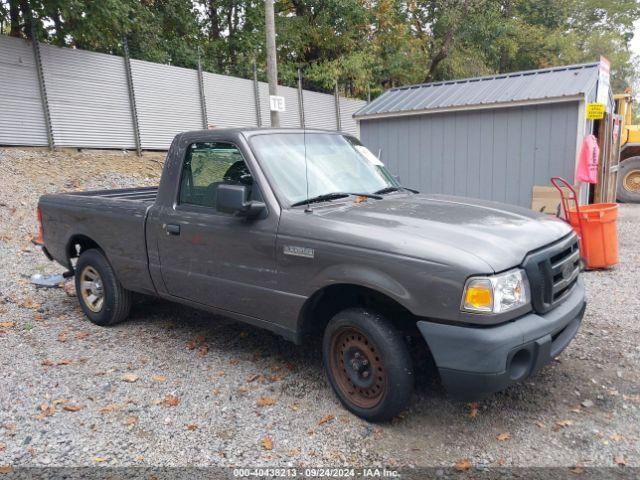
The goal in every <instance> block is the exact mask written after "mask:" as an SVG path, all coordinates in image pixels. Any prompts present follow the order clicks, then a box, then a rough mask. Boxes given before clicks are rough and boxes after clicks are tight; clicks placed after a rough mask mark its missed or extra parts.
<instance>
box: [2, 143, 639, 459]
mask: <svg viewBox="0 0 640 480" xmlns="http://www.w3.org/2000/svg"><path fill="white" fill-rule="evenodd" d="M161 164H162V156H160V155H149V156H145V157H143V158H142V159H138V158H136V157H135V156H131V155H128V154H124V153H117V152H116V153H109V152H85V153H78V152H76V151H75V150H69V151H63V152H56V153H53V154H52V153H49V152H47V151H44V150H40V151H38V150H20V149H4V150H2V149H0V322H1V323H0V325H1V326H0V342H1V345H2V347H1V348H0V364H1V365H2V367H1V368H2V376H1V377H0V466H3V465H13V466H27V465H28V466H43V465H56V466H79V465H110V466H122V465H140V466H149V465H163V466H185V465H189V466H210V465H219V466H249V465H253V466H255V465H272V466H275V465H278V466H287V465H291V466H297V467H302V466H314V465H324V466H330V465H336V466H337V465H352V466H370V465H387V466H391V467H394V466H395V467H398V466H444V467H446V466H452V465H454V464H455V463H456V462H458V461H460V460H462V459H469V461H470V463H471V464H472V465H474V466H475V467H476V468H479V469H482V468H485V467H496V466H563V467H572V466H575V465H583V466H615V464H616V459H617V461H622V460H624V462H626V464H627V465H628V466H632V465H633V466H640V454H639V452H640V421H639V418H640V415H639V413H640V381H639V380H640V369H639V368H638V367H639V366H640V346H639V342H638V338H640V337H639V335H638V333H639V330H640V326H639V325H640V316H639V312H640V295H639V290H638V283H639V280H640V205H623V206H622V207H621V209H620V216H621V218H620V223H619V225H620V249H621V251H620V254H621V264H620V265H619V266H618V267H616V268H615V269H613V270H610V271H602V272H589V273H587V274H585V279H586V283H587V288H588V296H589V307H588V310H587V315H586V318H585V322H584V325H583V327H582V329H581V331H580V333H579V335H578V337H577V338H576V340H575V341H574V342H573V343H572V344H571V346H570V347H569V348H568V349H567V350H566V351H565V353H563V355H562V356H561V358H560V359H559V360H558V361H557V362H555V363H554V364H552V365H550V366H549V367H548V368H545V369H544V370H543V371H542V372H541V373H540V374H538V375H537V376H535V377H534V378H533V379H531V380H530V381H529V382H527V383H526V384H524V385H517V386H514V387H512V388H510V389H508V390H507V391H506V392H503V393H500V394H497V395H494V396H492V397H490V398H489V399H487V400H485V401H483V402H480V403H479V404H477V405H469V404H463V403H455V402H452V401H450V400H449V399H447V397H446V395H445V393H444V391H443V390H442V388H441V387H440V385H439V384H438V382H437V380H434V379H432V378H430V377H428V376H425V377H426V379H425V382H424V383H423V384H421V385H420V386H419V387H418V389H417V393H416V395H415V397H414V400H413V403H412V406H411V408H410V410H409V411H407V412H406V414H404V415H403V416H402V418H398V419H397V420H396V421H394V422H392V423H391V424H388V425H372V424H368V423H366V422H364V421H362V420H360V419H358V418H357V417H355V416H353V415H351V414H349V413H347V412H346V411H345V410H343V409H342V408H341V406H340V405H339V403H338V401H337V400H336V398H335V397H334V395H333V393H332V391H331V389H330V387H329V385H328V383H327V382H326V380H325V378H324V375H323V373H322V368H321V360H320V349H319V348H318V346H310V347H305V348H302V347H296V346H294V345H292V344H290V343H288V342H286V341H284V340H282V339H280V338H279V337H277V336H275V335H272V334H271V333H268V332H265V331H262V330H258V329H255V328H252V327H248V326H245V325H241V324H238V323H234V322H232V321H229V320H225V319H222V318H217V317H212V316H211V315H209V314H206V313H201V312H198V311H195V310H192V309H189V308H186V307H182V306H178V305H173V304H170V303H166V302H160V301H154V300H144V301H142V302H141V303H138V304H136V305H135V307H134V309H133V312H132V317H131V320H130V321H128V322H126V323H124V324H122V325H118V326H116V327H111V328H100V327H97V326H94V325H92V324H91V323H89V322H88V321H87V320H86V319H85V318H84V316H83V315H82V313H81V311H80V308H79V307H78V305H77V301H76V298H75V297H74V296H73V292H72V288H67V289H60V288H57V289H36V288H35V287H33V286H32V285H30V283H29V281H28V277H29V276H30V275H31V274H32V273H36V272H43V273H57V272H60V271H61V268H60V267H59V266H57V265H55V264H52V263H50V262H48V261H47V260H46V259H45V258H44V256H43V255H42V254H41V253H40V252H39V251H38V249H36V248H34V247H33V246H31V244H30V242H29V240H30V235H32V234H33V233H34V232H35V213H34V212H35V206H36V203H37V198H38V196H39V195H40V194H42V193H45V192H53V191H58V190H61V189H86V188H97V187H106V188H112V187H116V186H131V185H145V184H154V183H155V182H157V180H158V175H159V172H160V169H161ZM500 434H504V435H502V436H500ZM498 436H500V438H503V440H500V439H499V438H498Z"/></svg>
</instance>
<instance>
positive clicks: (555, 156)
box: [360, 102, 579, 208]
mask: <svg viewBox="0 0 640 480" xmlns="http://www.w3.org/2000/svg"><path fill="white" fill-rule="evenodd" d="M578 105H579V102H566V103H552V104H546V105H532V106H522V107H509V108H500V109H486V110H472V111H458V112H449V113H441V114H431V115H413V116H406V117H395V118H383V119H369V120H367V119H363V120H361V122H360V134H361V139H362V142H363V143H364V144H365V145H366V146H367V147H369V149H370V150H371V151H372V152H374V153H376V154H377V153H378V152H381V157H382V158H381V160H382V162H383V163H384V164H385V165H386V166H387V167H388V168H389V170H390V171H391V172H392V173H393V174H394V175H399V176H400V180H401V182H402V183H403V185H406V186H407V187H411V188H415V189H417V190H420V191H421V192H423V193H444V194H450V195H461V196H468V197H475V198H482V199H488V200H495V201H500V202H506V203H510V204H514V205H520V206H523V207H527V208H528V207H530V206H531V191H532V187H533V186H534V185H548V184H549V178H550V177H552V176H556V175H559V176H562V177H565V178H567V179H569V180H571V179H573V176H574V170H575V160H576V135H577V131H578V129H577V122H578Z"/></svg>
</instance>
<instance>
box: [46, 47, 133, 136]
mask: <svg viewBox="0 0 640 480" xmlns="http://www.w3.org/2000/svg"><path fill="white" fill-rule="evenodd" d="M40 53H41V57H42V65H43V70H44V78H45V84H46V86H47V97H48V99H49V112H50V114H51V125H52V129H53V138H54V139H55V144H56V145H57V146H68V147H87V148H135V146H136V142H135V137H134V133H133V121H132V119H131V106H130V104H129V92H128V87H127V77H126V75H125V68H124V61H123V59H122V57H116V56H113V55H106V54H103V53H95V52H87V51H85V50H71V49H68V48H60V47H56V46H52V45H45V44H40Z"/></svg>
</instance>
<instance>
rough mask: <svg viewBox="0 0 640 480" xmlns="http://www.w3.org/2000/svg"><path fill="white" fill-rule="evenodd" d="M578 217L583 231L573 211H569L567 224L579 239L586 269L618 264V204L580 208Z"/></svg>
mask: <svg viewBox="0 0 640 480" xmlns="http://www.w3.org/2000/svg"><path fill="white" fill-rule="evenodd" d="M580 217H581V220H582V230H583V231H580V222H579V219H578V214H577V213H576V211H575V209H570V210H569V223H570V224H571V226H572V227H573V229H574V230H575V231H576V232H577V233H578V236H579V237H580V249H581V251H582V256H583V257H584V259H585V261H586V263H587V268H607V267H611V266H613V265H615V264H616V263H618V224H617V219H618V204H617V203H595V204H593V205H584V206H581V207H580Z"/></svg>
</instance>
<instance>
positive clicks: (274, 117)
mask: <svg viewBox="0 0 640 480" xmlns="http://www.w3.org/2000/svg"><path fill="white" fill-rule="evenodd" d="M264 17H265V18H264V20H265V22H264V23H265V31H266V32H267V79H268V81H269V95H278V60H277V58H276V21H275V15H274V13H273V0H264ZM269 104H271V102H269ZM270 110H271V109H270ZM271 126H272V127H276V128H277V127H279V126H280V114H279V112H276V111H273V110H271Z"/></svg>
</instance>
